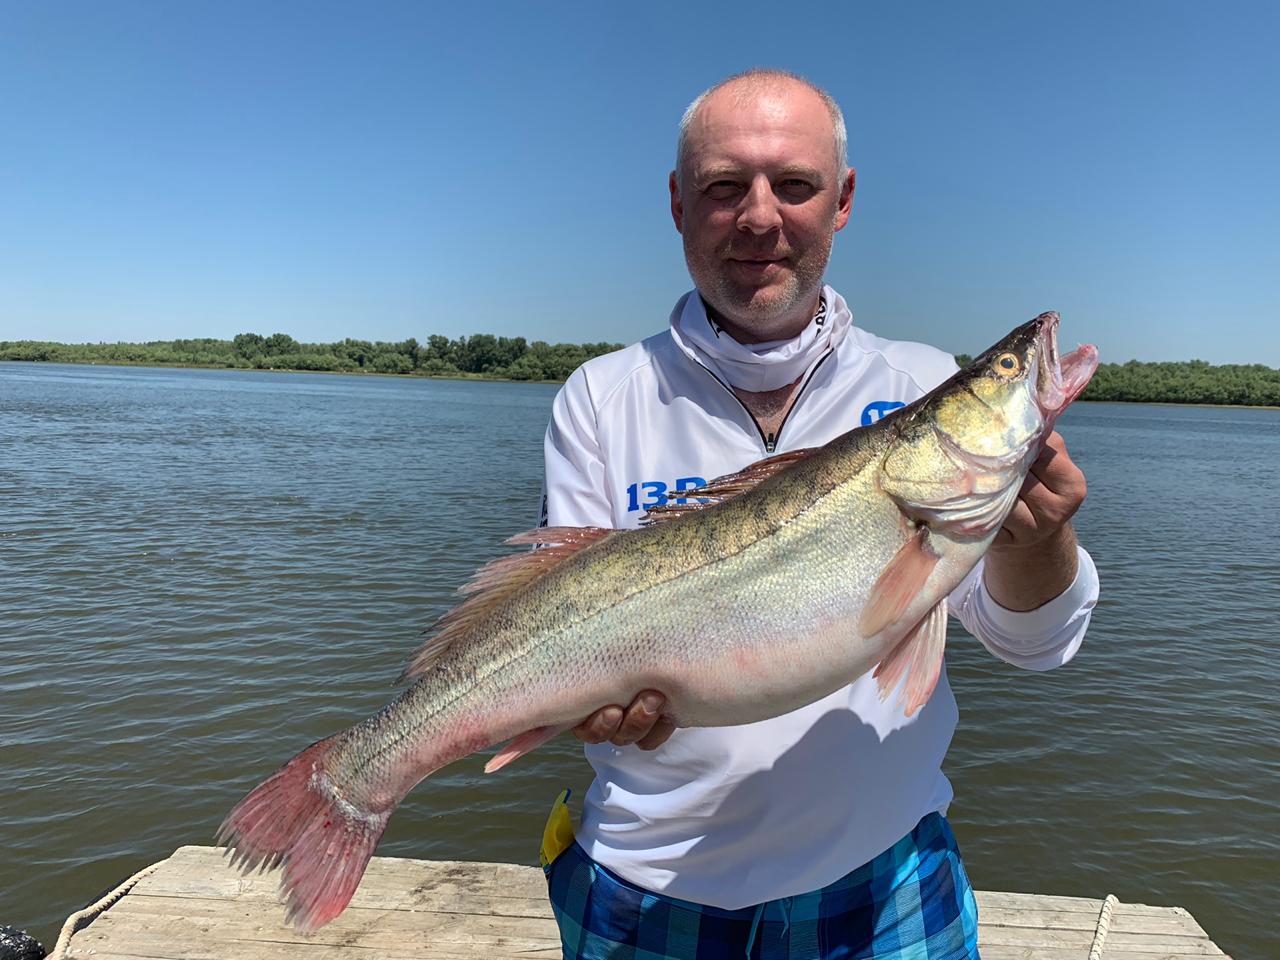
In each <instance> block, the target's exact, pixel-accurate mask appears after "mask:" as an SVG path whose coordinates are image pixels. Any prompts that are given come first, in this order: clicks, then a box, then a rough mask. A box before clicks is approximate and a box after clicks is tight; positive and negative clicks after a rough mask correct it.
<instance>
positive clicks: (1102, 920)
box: [1089, 893, 1120, 960]
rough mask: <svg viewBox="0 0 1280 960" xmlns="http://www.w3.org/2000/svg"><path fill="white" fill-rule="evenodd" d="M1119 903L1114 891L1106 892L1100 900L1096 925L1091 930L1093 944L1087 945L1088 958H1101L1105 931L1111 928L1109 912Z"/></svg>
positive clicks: (1098, 959)
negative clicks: (1100, 907)
mask: <svg viewBox="0 0 1280 960" xmlns="http://www.w3.org/2000/svg"><path fill="white" fill-rule="evenodd" d="M1119 903H1120V901H1119V900H1117V899H1116V895H1115V894H1114V893H1108V894H1107V896H1106V899H1105V900H1103V901H1102V911H1101V912H1100V913H1099V914H1098V927H1097V929H1096V930H1094V931H1093V945H1092V946H1091V947H1089V960H1102V945H1103V944H1104V943H1106V942H1107V933H1108V932H1109V931H1110V930H1111V914H1112V912H1113V911H1114V910H1115V908H1116V907H1117V906H1118V905H1119Z"/></svg>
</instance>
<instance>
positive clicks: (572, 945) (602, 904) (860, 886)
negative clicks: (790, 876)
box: [547, 813, 978, 960]
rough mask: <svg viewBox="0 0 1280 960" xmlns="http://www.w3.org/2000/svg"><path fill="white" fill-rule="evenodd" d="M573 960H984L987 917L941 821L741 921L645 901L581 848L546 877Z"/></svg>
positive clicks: (699, 908) (568, 959) (712, 910)
mask: <svg viewBox="0 0 1280 960" xmlns="http://www.w3.org/2000/svg"><path fill="white" fill-rule="evenodd" d="M547 884H548V886H549V888H550V895H551V907H552V909H553V910H554V912H555V916H556V922H557V923H559V925H560V939H561V942H562V944H563V946H564V956H565V960H744V958H745V960H837V958H838V960H872V958H875V960H977V958H978V906H977V904H976V903H975V902H974V898H973V889H972V888H971V887H970V886H969V878H968V876H967V875H966V874H965V871H964V866H963V864H962V863H961V862H960V851H959V850H958V849H957V847H956V840H955V836H954V835H953V834H952V832H951V827H950V826H949V825H948V824H947V821H946V819H945V818H944V817H942V816H941V815H939V814H936V813H932V814H929V816H927V817H925V818H924V819H923V820H921V821H920V822H919V823H918V824H917V825H916V828H915V829H914V830H912V831H911V832H910V833H909V834H907V835H906V836H905V837H903V838H902V839H901V840H899V841H898V842H897V843H895V844H894V845H893V846H892V847H890V848H889V849H888V850H886V851H885V852H884V853H882V854H880V856H878V857H876V858H875V859H874V860H872V861H871V862H870V863H867V864H864V865H863V866H861V867H859V868H858V869H856V870H854V871H853V872H852V873H850V874H847V875H846V876H844V877H842V878H840V879H839V880H837V881H836V882H835V883H832V884H830V885H829V886H826V887H823V888H822V889H821V890H815V891H813V892H812V893H805V894H800V895H798V896H794V897H785V898H783V899H781V900H770V901H768V902H767V903H762V904H759V905H757V906H754V907H744V908H743V909H741V910H721V909H719V908H717V907H709V906H704V905H702V904H697V903H691V902H689V901H687V900H677V899H675V898H673V897H664V896H662V895H661V894H658V893H651V892H649V891H647V890H642V889H640V888H639V887H636V886H634V885H632V884H630V883H628V882H627V881H625V880H623V879H622V878H621V877H619V876H617V875H616V874H614V873H611V872H610V871H609V870H607V869H605V868H604V867H602V866H600V865H599V864H598V863H595V862H594V861H592V860H591V858H589V857H588V856H587V855H586V852H585V851H584V850H583V849H582V848H581V847H580V846H578V844H576V843H574V844H573V845H571V846H570V847H568V848H567V849H566V850H565V851H564V853H562V854H561V855H560V856H559V857H557V858H556V860H555V861H554V862H553V863H552V864H551V865H550V866H549V867H548V868H547Z"/></svg>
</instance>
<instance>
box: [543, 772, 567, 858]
mask: <svg viewBox="0 0 1280 960" xmlns="http://www.w3.org/2000/svg"><path fill="white" fill-rule="evenodd" d="M572 792H573V791H572V790H568V789H565V790H561V791H560V796H558V797H556V802H555V803H553V804H551V813H549V814H548V815H547V825H546V826H545V827H543V828H542V850H541V852H540V853H539V855H538V859H539V860H540V861H541V862H542V866H543V868H544V869H545V868H547V867H549V866H551V864H552V862H553V861H554V860H555V858H556V857H558V856H560V854H562V853H564V852H565V850H567V849H568V848H569V844H571V843H573V816H572V815H571V814H570V813H569V803H568V800H569V794H571V793H572Z"/></svg>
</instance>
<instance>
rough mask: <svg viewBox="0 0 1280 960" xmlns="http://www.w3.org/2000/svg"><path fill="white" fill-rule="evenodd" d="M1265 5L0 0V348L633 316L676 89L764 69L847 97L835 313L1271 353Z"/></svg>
mask: <svg viewBox="0 0 1280 960" xmlns="http://www.w3.org/2000/svg"><path fill="white" fill-rule="evenodd" d="M1278 9H1280V8H1278V7H1276V5H1274V4H1268V3H1236V2H1230V0H1227V2H1222V3H1214V4H1208V3H1203V2H1196V3H1188V2H1179V0H1158V2H1157V0H1150V2H1141V0H1138V2H1128V0H1123V2H1105V3H1096V2H1071V3H1066V2H1061V3H1048V2H1039V0H1009V2H1004V3H990V2H974V3H951V2H936V3H923V2H908V3H897V4H890V3H885V2H879V3H869V2H846V3H837V2H831V3H826V2H815V3H770V4H756V3H750V2H732V3H692V2H690V3H669V4H668V3H653V2H650V3H643V4H627V5H623V4H615V3H600V2H591V3H539V4H534V3H486V2H473V3H447V4H446V3H428V2H426V0H421V2H403V3H392V2H382V3H347V4H334V3H323V2H307V3H284V2H274V0H273V2H260V0H255V2H252V3H249V2H232V0H217V2H194V0H192V2H185V0H184V2H178V3H174V2H167V0H153V2H123V0H83V2H52V0H51V2H36V0H21V2H19V0H0V339H41V340H62V341H98V340H147V339H171V338H174V337H189V336H216V337H224V338H225V337H230V336H232V335H233V334H235V333H238V332H244V331H256V332H259V333H263V334H268V333H272V332H275V331H283V332H285V333H289V334H292V335H293V336H294V337H296V338H297V339H299V340H306V341H316V340H333V339H340V338H342V337H345V336H355V337H362V338H366V339H380V340H400V339H404V338H405V337H408V336H416V337H418V338H419V339H424V338H425V337H426V335H428V334H430V333H443V334H447V335H449V336H458V335H461V334H469V333H478V332H488V333H495V334H500V335H508V336H517V335H521V336H525V337H527V338H528V339H530V340H534V339H543V340H549V341H553V342H554V341H558V340H569V341H585V340H591V341H596V340H616V341H628V342H629V341H632V340H635V339H638V338H640V337H641V336H643V335H646V334H648V333H651V332H653V331H656V330H658V329H660V328H661V327H663V326H664V325H665V323H666V318H667V314H668V312H669V310H670V307H671V304H672V303H673V302H674V301H675V299H676V298H677V296H678V295H679V294H680V293H681V292H683V291H684V290H686V289H688V287H689V286H690V284H689V280H688V274H687V273H686V271H685V267H684V260H683V255H682V252H681V247H680V242H679V237H678V235H677V234H676V232H675V230H674V228H673V227H672V225H671V220H670V215H669V212H668V202H667V186H666V182H667V173H668V171H669V170H670V168H671V164H672V156H673V152H674V138H675V128H676V122H677V120H678V118H679V115H680V113H681V111H682V110H683V109H684V107H685V105H686V104H687V103H688V101H689V100H691V99H692V98H693V97H694V96H695V95H696V94H697V93H698V92H699V91H700V90H701V89H703V88H704V87H706V86H708V85H710V84H711V83H713V82H715V81H716V80H718V79H720V78H721V77H723V76H725V75H727V74H729V73H732V72H735V71H737V70H741V69H743V68H746V67H749V66H756V65H765V66H780V67H785V68H788V69H792V70H795V71H797V72H800V73H802V74H804V75H806V76H808V77H809V78H810V79H812V80H814V81H815V82H817V83H819V84H821V85H823V86H825V87H827V88H828V89H829V90H830V91H831V92H832V93H833V94H834V95H835V96H836V98H837V99H838V100H839V101H840V102H841V104H842V105H843V107H844V109H845V113H846V116H847V119H848V124H849V130H850V160H851V162H852V164H853V165H854V166H855V167H856V168H857V169H858V191H857V195H856V198H855V203H854V214H853V219H852V220H851V221H850V224H849V226H848V227H847V228H846V229H845V231H844V232H843V233H841V234H840V235H839V236H838V237H837V240H836V246H835V252H834V254H833V257H832V261H831V265H830V267H829V268H828V274H827V276H828V280H829V282H831V283H832V284H833V285H835V286H836V287H837V289H839V290H840V291H841V292H842V293H844V295H845V296H846V298H847V299H848V300H849V301H850V304H851V306H852V307H853V310H854V316H855V321H856V322H858V323H859V324H860V325H862V326H864V327H866V328H868V329H871V330H873V331H875V332H876V333H879V334H882V335H885V336H890V337H895V338H906V339H917V340H925V341H929V342H931V343H934V344H936V345H938V346H941V347H943V348H945V349H949V350H952V351H956V352H970V353H972V352H976V351H977V350H979V349H981V348H984V347H985V346H987V345H988V344H989V343H991V342H992V341H994V340H995V339H996V338H997V337H998V336H1000V335H1001V334H1003V333H1004V332H1006V331H1007V330H1008V329H1009V328H1011V327H1012V326H1014V325H1015V324H1017V323H1020V322H1022V321H1024V320H1026V319H1029V318H1030V317H1032V316H1034V315H1035V314H1036V313H1038V312H1040V311H1042V310H1045V309H1056V310H1059V311H1060V312H1061V313H1062V315H1063V331H1062V332H1063V339H1064V342H1065V345H1066V346H1070V345H1072V344H1074V343H1075V342H1077V341H1089V342H1094V343H1097V344H1098V345H1099V347H1100V349H1101V351H1102V356H1103V359H1104V360H1114V361H1122V360H1127V359H1130V358H1133V357H1136V358H1139V359H1188V358H1191V357H1200V358H1203V359H1206V360H1210V361H1213V362H1263V363H1267V364H1269V365H1271V366H1280V187H1278V186H1277V183H1278V182H1280V181H1278V179H1277V177H1278V175H1277V168H1278V167H1280V161H1278V159H1277V158H1278V156H1280V82H1278V81H1280V56H1277V53H1276V38H1277V36H1280V14H1278V13H1277V12H1276V11H1277V10H1278Z"/></svg>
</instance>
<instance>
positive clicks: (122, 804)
mask: <svg viewBox="0 0 1280 960" xmlns="http://www.w3.org/2000/svg"><path fill="white" fill-rule="evenodd" d="M554 394H555V387H552V386H546V385H538V384H519V383H490V382H457V381H439V380H422V379H408V378H392V377H352V376H329V375H308V374H295V373H266V372H245V371H216V370H176V369H153V368H123V367H102V366H64V365H52V364H50V365H45V364H18V363H0V497H3V503H4V512H3V521H2V522H0V924H4V923H10V924H14V925H17V926H20V927H25V928H27V929H29V930H31V931H32V932H33V933H35V934H38V935H39V936H40V937H41V938H42V939H44V940H45V942H46V945H50V944H51V941H52V940H53V938H54V937H55V936H56V932H57V928H58V926H59V924H60V923H61V921H62V920H63V919H64V918H65V917H66V916H67V915H68V914H69V913H71V912H72V911H74V910H76V909H78V908H80V907H81V906H83V905H84V904H85V903H86V902H87V901H89V900H92V899H94V898H96V897H97V896H98V895H99V894H100V893H101V892H102V891H103V890H105V889H106V888H109V887H111V886H113V885H114V884H115V883H116V882H118V881H119V880H121V879H123V878H124V877H125V876H127V875H129V874H130V873H132V872H133V871H135V870H137V869H139V868H140V867H142V866H144V865H146V864H148V863H152V862H154V861H156V860H159V859H162V858H164V857H165V856H167V855H168V854H169V853H171V852H172V851H173V849H174V848H175V847H177V846H179V845H181V844H189V843H196V844H200V843H210V842H212V840H211V838H212V834H213V831H214V829H215V828H216V826H217V824H218V823H219V822H220V820H221V818H222V817H223V816H224V815H225V813H226V812H227V810H228V809H229V808H230V807H231V806H232V805H233V804H234V803H235V801H236V800H238V799H239V798H240V797H241V796H242V795H243V794H244V793H245V791H246V790H248V789H249V788H250V787H251V786H253V785H254V784H255V783H256V782H257V781H259V780H260V779H261V778H262V777H263V776H264V775H265V774H267V773H268V772H270V771H271V770H272V769H274V767H275V766H277V765H278V764H279V763H280V762H282V761H283V760H285V759H287V758H288V757H289V756H291V755H292V754H293V753H295V752H296V751H297V750H298V749H300V748H301V747H302V746H304V745H306V744H307V743H309V742H310V741H312V740H314V739H317V738H319V737H321V736H324V735H326V734H329V733H331V732H333V731H335V730H337V729H339V728H342V727H345V726H347V725H349V724H350V723H351V722H353V721H354V720H356V719H359V718H361V717H363V716H364V715H365V714H367V713H369V712H371V711H373V710H374V709H376V708H377V707H379V706H381V704H382V703H383V702H384V701H385V700H386V699H387V698H388V696H389V694H390V692H391V691H390V687H389V683H390V681H391V680H392V679H393V678H394V677H395V676H396V674H397V673H398V672H399V670H400V668H401V666H403V664H404V662H405V660H406V658H407V656H408V655H409V653H410V652H411V651H412V650H413V649H414V648H415V647H416V645H417V643H418V639H419V633H420V631H421V629H422V627H424V626H426V625H427V624H429V623H430V622H431V621H432V620H434V619H435V617H437V616H438V615H439V614H440V613H442V612H443V611H444V610H446V609H448V607H449V606H451V605H452V603H453V602H454V597H453V590H454V589H455V588H456V587H457V586H458V585H459V584H460V583H461V582H463V581H464V580H465V579H466V578H467V576H468V575H469V573H470V572H471V571H472V570H474V569H475V567H477V566H478V565H479V564H481V563H482V562H484V561H485V560H487V559H489V558H490V557H492V556H494V555H495V554H496V553H497V552H499V547H498V546H497V545H498V543H499V542H500V541H501V540H502V539H503V538H505V537H506V536H509V535H510V534H512V533H515V532H517V531H519V530H522V529H525V528H527V527H529V526H532V525H533V523H534V522H535V520H536V518H537V506H538V499H539V488H540V471H541V441H542V433H543V429H544V427H545V423H546V419H547V414H548V410H549V407H550V404H551V399H552V397H553V396H554ZM1060 429H1061V430H1062V432H1063V433H1064V435H1065V436H1066V438H1067V441H1068V444H1069V445H1070V449H1071V451H1072V454H1073V456H1074V457H1075V459H1076V460H1077V461H1078V462H1079V463H1080V464H1081V465H1082V466H1083V468H1084V469H1085V471H1086V473H1087V474H1088V477H1089V481H1090V495H1089V499H1088V501H1087V503H1086V504H1085V506H1084V508H1083V510H1082V511H1081V513H1080V515H1079V517H1078V520H1077V527H1078V529H1079V531H1080V536H1081V540H1082V541H1083V542H1084V543H1085V545H1086V546H1087V547H1088V548H1089V550H1090V552H1091V553H1092V555H1093V556H1094V558H1095V560H1096V562H1097V564H1098V567H1099V570H1100V572H1101V576H1102V581H1103V599H1102V601H1101V602H1100V604H1099V606H1098V608H1097V610H1096V612H1095V616H1094V622H1093V626H1092V627H1091V629H1090V633H1089V638H1088V640H1087V642H1086V644H1085V646H1084V648H1083V649H1082V651H1081V653H1080V654H1079V656H1078V657H1077V658H1076V660H1075V661H1074V662H1073V663H1071V664H1070V665H1069V666H1067V667H1065V668H1063V669H1060V670H1058V671H1054V672H1051V673H1048V674H1031V673H1024V672H1019V671H1017V670H1015V669H1013V668H1011V667H1009V666H1007V665H1005V664H1003V663H1001V662H999V661H997V660H995V659H994V658H992V657H991V656H990V655H988V654H986V653H985V652H984V651H983V650H982V648H981V647H980V645H979V644H977V643H976V642H975V641H973V640H972V639H970V638H968V637H967V636H965V635H964V634H963V633H962V632H959V631H953V634H952V637H951V642H950V645H949V649H948V654H947V658H948V660H947V662H948V671H949V675H950V678H951V683H952V686H953V687H954V689H955V693H956V699H957V700H958V701H959V704H960V710H961V719H960V729H959V731H958V733H957V736H956V740H955V743H954V745H953V747H952V749H951V753H950V756H949V758H948V763H947V772H948V774H949V775H950V776H951V778H952V780H953V782H954V783H955V787H956V801H955V803H954V804H953V806H952V808H951V811H950V816H951V818H952V821H953V823H954V825H955V828H956V833H957V835H958V837H959V839H960V843H961V846H962V848H963V850H964V852H965V855H966V860H967V863H968V866H969V872H970V874H971V876H972V877H973V881H974V884H975V885H976V886H978V887H979V888H981V889H988V890H1017V891H1027V892H1038V893H1053V894H1066V895H1076V896H1092V897H1100V896H1102V895H1103V894H1105V893H1107V892H1114V893H1115V894H1116V895H1118V896H1119V897H1120V899H1121V900H1124V901H1138V902H1145V903H1153V904H1180V905H1182V906H1185V907H1187V908H1188V909H1190V910H1191V911H1192V913H1193V914H1195V916H1196V918H1197V919H1198V920H1199V921H1200V923H1201V924H1202V925H1203V926H1204V927H1205V928H1206V930H1208V932H1209V934H1210V935H1211V936H1213V937H1214V938H1215V939H1216V940H1217V941H1218V942H1219V944H1221V945H1222V947H1223V949H1225V950H1227V951H1228V952H1229V953H1232V954H1233V955H1235V956H1236V957H1237V960H1242V958H1248V957H1258V958H1269V957H1276V956H1280V921H1278V920H1277V916H1278V915H1280V909H1278V907H1277V898H1278V894H1280V866H1278V865H1277V864H1278V863H1280V830H1278V829H1277V828H1278V827H1280V711H1278V710H1277V708H1276V705H1275V704H1276V695H1275V690H1276V688H1277V686H1280V666H1278V665H1277V659H1276V656H1275V653H1274V651H1273V649H1272V648H1273V647H1275V645H1276V641H1275V634H1276V624H1277V622H1280V558H1277V554H1276V543H1277V539H1278V537H1277V534H1280V523H1278V522H1277V520H1276V515H1275V510H1276V504H1277V503H1280V411H1276V410H1253V409H1228V408H1203V407H1175V406H1147V405H1121V404H1077V405H1076V406H1075V407H1073V408H1072V409H1071V410H1069V411H1068V413H1067V414H1066V416H1065V417H1064V418H1063V420H1062V421H1061V423H1060ZM482 763H483V759H482V758H480V757H473V758H469V759H467V760H465V761H462V762H459V763H458V764H455V765H454V766H452V767H450V768H448V769H447V770H445V771H443V772H442V773H440V774H438V775H437V776H436V777H434V778H432V780H431V781H430V783H429V784H428V785H425V786H423V787H420V788H419V789H418V790H417V791H415V792H414V793H413V794H412V795H411V796H410V798H409V800H408V801H407V802H406V804H405V806H404V807H402V809H401V811H400V812H399V813H398V814H397V815H396V817H394V818H393V819H392V821H391V825H390V829H389V830H388V832H387V835H386V838H385V839H384V840H383V843H382V845H381V847H380V848H379V853H381V854H386V855H392V856H411V857H438V858H459V859H475V860H506V861H516V862H524V863H536V861H537V839H538V837H539V835H540V833H541V826H542V821H543V818H544V815H545V812H546V808H547V806H548V804H549V802H550V801H551V799H552V798H553V797H554V796H555V794H556V793H557V792H558V791H559V789H560V788H561V787H563V786H572V787H575V788H577V791H578V792H579V794H580V793H581V791H582V789H583V788H585V786H586V785H587V783H588V780H589V778H588V768H587V767H586V765H585V763H584V761H583V760H582V758H581V754H580V751H579V750H578V749H577V747H576V745H575V742H574V741H572V740H570V739H569V738H567V737H562V738H560V739H558V740H557V741H555V742H553V743H552V744H551V745H549V746H548V747H545V748H543V749H541V750H539V751H538V752H536V753H535V754H533V755H531V756H530V757H528V758H525V759H523V760H521V761H519V764H518V765H517V766H514V767H512V768H511V769H510V770H508V771H506V772H504V773H502V774H500V775H496V776H494V777H490V778H486V777H484V775H483V774H482V773H481V771H480V768H481V766H482ZM798 802H802V801H798Z"/></svg>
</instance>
